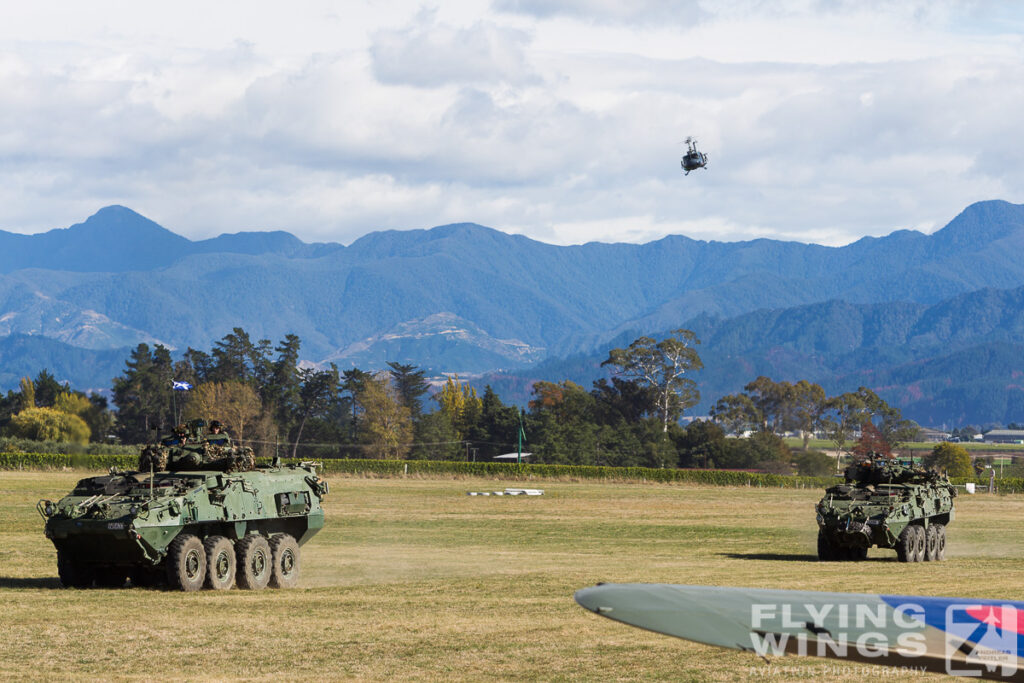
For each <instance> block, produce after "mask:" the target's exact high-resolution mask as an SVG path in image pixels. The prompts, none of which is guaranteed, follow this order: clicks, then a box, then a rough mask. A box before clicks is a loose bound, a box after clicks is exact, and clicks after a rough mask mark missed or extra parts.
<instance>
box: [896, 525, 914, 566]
mask: <svg viewBox="0 0 1024 683" xmlns="http://www.w3.org/2000/svg"><path fill="white" fill-rule="evenodd" d="M916 540H917V535H916V534H915V533H914V525H913V524H908V525H907V526H906V527H904V529H903V531H902V532H900V536H899V538H897V539H896V559H897V560H899V561H900V562H913V561H914V546H915V541H916Z"/></svg>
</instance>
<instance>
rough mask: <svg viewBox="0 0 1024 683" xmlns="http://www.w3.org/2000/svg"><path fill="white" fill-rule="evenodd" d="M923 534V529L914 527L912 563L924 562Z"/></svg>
mask: <svg viewBox="0 0 1024 683" xmlns="http://www.w3.org/2000/svg"><path fill="white" fill-rule="evenodd" d="M924 548H925V533H924V527H923V526H918V525H916V524H915V525H914V562H924Z"/></svg>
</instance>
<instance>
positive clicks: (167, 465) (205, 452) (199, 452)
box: [139, 443, 256, 472]
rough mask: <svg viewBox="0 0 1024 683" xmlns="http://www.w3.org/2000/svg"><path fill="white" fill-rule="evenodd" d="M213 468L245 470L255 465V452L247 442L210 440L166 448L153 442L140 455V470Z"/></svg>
mask: <svg viewBox="0 0 1024 683" xmlns="http://www.w3.org/2000/svg"><path fill="white" fill-rule="evenodd" d="M151 465H152V468H153V469H154V470H161V471H162V470H171V471H175V470H212V471H217V472H248V471H250V470H254V469H256V456H255V454H254V453H253V450H252V449H251V448H249V447H248V446H234V445H232V446H227V445H225V446H220V445H216V444H211V443H202V444H189V445H186V446H184V447H177V448H168V447H167V446H160V445H156V444H152V445H149V446H146V447H145V448H144V449H143V450H142V453H141V454H140V455H139V470H140V471H143V472H145V471H147V470H149V469H150V466H151Z"/></svg>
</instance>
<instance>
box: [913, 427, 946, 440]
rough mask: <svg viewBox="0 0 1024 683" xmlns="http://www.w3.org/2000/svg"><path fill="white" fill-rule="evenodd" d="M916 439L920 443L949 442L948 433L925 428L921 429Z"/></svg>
mask: <svg viewBox="0 0 1024 683" xmlns="http://www.w3.org/2000/svg"><path fill="white" fill-rule="evenodd" d="M919 434H920V436H919V437H918V438H919V439H920V440H921V441H930V442H934V443H939V442H942V441H949V432H943V431H940V430H938V429H928V428H927V427H921V430H920V432H919Z"/></svg>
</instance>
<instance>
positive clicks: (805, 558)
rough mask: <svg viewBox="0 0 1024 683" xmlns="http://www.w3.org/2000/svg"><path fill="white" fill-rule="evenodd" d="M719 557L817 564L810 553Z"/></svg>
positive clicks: (730, 554)
mask: <svg viewBox="0 0 1024 683" xmlns="http://www.w3.org/2000/svg"><path fill="white" fill-rule="evenodd" d="M718 554H719V556H721V557H729V558H732V559H734V560H774V561H775V562H814V563H817V562H818V556H817V555H813V554H810V553H806V554H799V555H798V554H795V553H718ZM891 560H892V558H886V557H869V558H867V559H865V560H860V561H861V562H889V561H891Z"/></svg>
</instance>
